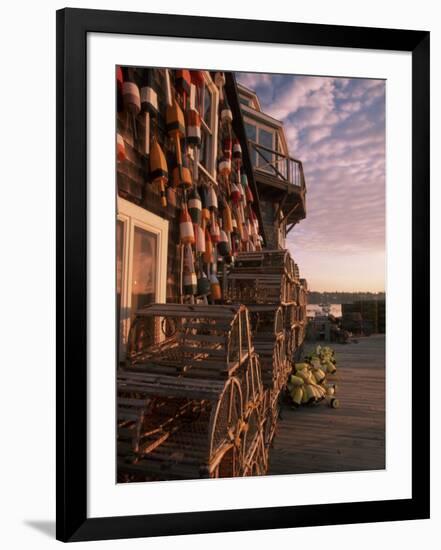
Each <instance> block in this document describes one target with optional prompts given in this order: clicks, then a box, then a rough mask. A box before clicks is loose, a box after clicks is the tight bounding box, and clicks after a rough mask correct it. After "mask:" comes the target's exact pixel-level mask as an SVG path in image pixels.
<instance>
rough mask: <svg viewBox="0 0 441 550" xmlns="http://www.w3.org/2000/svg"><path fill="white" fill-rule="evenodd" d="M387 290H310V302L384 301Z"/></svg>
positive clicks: (349, 302) (348, 302)
mask: <svg viewBox="0 0 441 550" xmlns="http://www.w3.org/2000/svg"><path fill="white" fill-rule="evenodd" d="M385 299H386V293H385V292H317V291H314V290H310V291H309V292H308V304H351V303H353V302H359V301H373V300H375V301H383V300H385Z"/></svg>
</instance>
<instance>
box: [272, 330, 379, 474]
mask: <svg viewBox="0 0 441 550" xmlns="http://www.w3.org/2000/svg"><path fill="white" fill-rule="evenodd" d="M332 346H333V347H334V348H335V351H336V356H337V369H338V374H337V377H331V378H335V379H336V383H337V385H338V393H337V397H338V398H339V399H340V402H341V406H340V408H339V409H331V408H329V407H327V406H325V405H319V406H317V407H302V408H300V409H297V410H292V409H290V408H289V407H283V409H282V413H281V419H280V420H279V423H278V427H277V436H276V438H275V440H274V446H273V448H272V449H271V450H270V456H269V472H268V473H269V474H270V475H271V474H304V473H314V472H315V473H316V472H336V471H355V470H381V469H384V468H385V336H384V335H373V336H370V337H367V338H359V343H358V344H355V343H351V344H348V345H343V344H333V345H332ZM311 347H312V346H311ZM330 381H331V379H330Z"/></svg>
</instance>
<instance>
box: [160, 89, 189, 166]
mask: <svg viewBox="0 0 441 550" xmlns="http://www.w3.org/2000/svg"><path fill="white" fill-rule="evenodd" d="M165 119H166V127H167V132H168V134H169V136H170V137H171V138H172V139H173V140H174V142H175V149H176V162H177V165H178V167H181V166H182V154H181V138H183V137H185V121H184V113H183V112H182V109H181V108H180V107H179V105H178V102H177V101H176V99H174V100H173V102H172V104H171V105H168V106H167V111H166V116H165Z"/></svg>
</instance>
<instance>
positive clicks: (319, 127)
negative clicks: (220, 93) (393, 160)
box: [237, 73, 385, 292]
mask: <svg viewBox="0 0 441 550" xmlns="http://www.w3.org/2000/svg"><path fill="white" fill-rule="evenodd" d="M237 80H238V81H239V82H241V83H242V84H244V85H245V86H247V87H248V88H251V89H252V90H254V91H255V92H256V93H257V95H258V97H259V101H260V105H261V108H262V111H264V112H265V113H267V114H269V115H271V116H273V117H274V118H276V119H278V120H281V121H282V122H283V125H284V128H285V134H286V137H287V140H288V145H289V150H290V154H291V156H293V157H295V158H298V159H299V160H301V161H302V162H303V168H304V173H305V181H306V188H307V194H306V209H307V211H306V212H307V216H306V219H305V220H302V221H301V222H300V223H299V224H297V225H296V226H295V227H294V229H293V230H292V231H291V232H290V233H289V235H288V240H287V246H288V248H289V249H290V251H291V253H292V255H293V257H294V259H295V261H296V262H297V263H298V264H299V268H300V273H301V276H303V277H305V278H306V279H308V286H309V288H310V289H311V290H316V291H333V290H338V291H347V292H350V291H371V292H379V291H384V289H385V281H384V279H385V81H383V80H371V79H351V78H328V77H320V76H317V77H315V76H291V75H268V74H254V73H239V74H238V75H237Z"/></svg>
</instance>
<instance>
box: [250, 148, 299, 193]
mask: <svg viewBox="0 0 441 550" xmlns="http://www.w3.org/2000/svg"><path fill="white" fill-rule="evenodd" d="M248 143H249V146H250V152H251V159H252V162H253V167H254V169H255V170H259V171H261V172H263V173H266V174H270V175H271V176H274V177H276V178H278V179H279V180H281V181H283V182H285V183H288V184H291V185H295V186H297V187H300V188H304V187H305V176H304V173H303V165H302V162H301V161H300V160H297V159H295V158H293V157H290V156H289V155H285V154H284V153H282V152H281V151H275V150H274V149H270V148H269V147H265V146H264V145H260V144H259V143H256V142H255V141H252V140H248Z"/></svg>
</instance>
